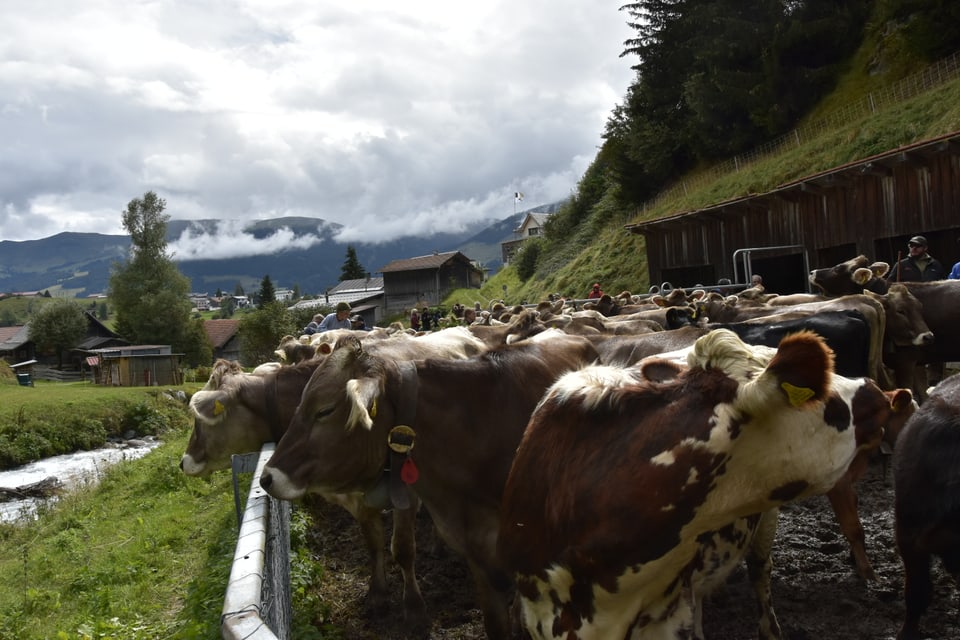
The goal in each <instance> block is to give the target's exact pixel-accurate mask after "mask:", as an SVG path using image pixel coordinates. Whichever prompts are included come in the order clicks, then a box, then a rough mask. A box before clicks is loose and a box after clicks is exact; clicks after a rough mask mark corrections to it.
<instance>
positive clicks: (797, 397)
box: [780, 382, 813, 407]
mask: <svg viewBox="0 0 960 640" xmlns="http://www.w3.org/2000/svg"><path fill="white" fill-rule="evenodd" d="M780 388H781V389H783V390H784V391H785V392H786V394H787V398H789V399H790V404H792V405H793V406H795V407H799V406H800V405H802V404H803V403H804V402H806V401H807V400H809V399H810V398H812V397H813V389H807V388H805V387H795V386H793V385H792V384H790V383H789V382H783V383H781V384H780Z"/></svg>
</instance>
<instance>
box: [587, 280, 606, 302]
mask: <svg viewBox="0 0 960 640" xmlns="http://www.w3.org/2000/svg"><path fill="white" fill-rule="evenodd" d="M587 297H588V298H602V297H603V291H602V290H601V289H600V283H599V282H595V283H593V288H592V289H590V293H588V294H587Z"/></svg>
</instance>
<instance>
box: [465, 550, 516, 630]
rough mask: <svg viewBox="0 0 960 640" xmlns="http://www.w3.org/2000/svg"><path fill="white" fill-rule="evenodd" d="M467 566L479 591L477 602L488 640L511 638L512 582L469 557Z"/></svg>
mask: <svg viewBox="0 0 960 640" xmlns="http://www.w3.org/2000/svg"><path fill="white" fill-rule="evenodd" d="M467 566H468V567H469V568H470V574H471V575H472V576H473V583H474V585H475V586H476V590H477V602H478V603H479V604H480V610H481V611H482V612H483V628H484V630H485V631H486V632H487V637H488V638H491V639H492V638H509V637H511V636H510V631H511V625H510V598H509V592H510V586H511V585H510V580H509V578H507V576H506V575H502V574H500V573H499V572H496V570H493V573H491V572H490V571H487V570H486V569H485V568H484V567H482V566H480V565H479V564H478V563H477V562H476V560H474V559H472V558H470V557H469V556H468V557H467ZM494 574H496V575H494Z"/></svg>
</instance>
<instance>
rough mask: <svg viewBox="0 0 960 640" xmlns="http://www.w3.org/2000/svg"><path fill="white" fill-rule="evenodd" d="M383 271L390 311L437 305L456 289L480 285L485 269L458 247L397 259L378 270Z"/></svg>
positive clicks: (385, 302) (385, 292) (385, 293)
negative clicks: (476, 264) (443, 251)
mask: <svg viewBox="0 0 960 640" xmlns="http://www.w3.org/2000/svg"><path fill="white" fill-rule="evenodd" d="M379 271H380V272H381V273H382V274H383V292H384V306H385V307H386V310H387V313H394V312H397V311H401V310H403V309H410V308H412V307H414V306H415V305H417V304H420V305H423V304H426V305H428V306H435V305H437V304H439V303H440V301H441V300H443V299H444V297H446V295H447V293H449V292H450V291H452V290H454V289H467V288H480V285H481V284H483V271H481V270H480V269H479V268H478V267H477V266H475V265H474V264H473V262H472V261H471V260H470V258H468V257H467V256H465V255H463V254H462V253H460V252H459V251H447V252H445V253H434V254H432V255H429V256H420V257H417V258H407V259H404V260H394V261H393V262H391V263H390V264H388V265H387V266H385V267H381V268H380V270H379Z"/></svg>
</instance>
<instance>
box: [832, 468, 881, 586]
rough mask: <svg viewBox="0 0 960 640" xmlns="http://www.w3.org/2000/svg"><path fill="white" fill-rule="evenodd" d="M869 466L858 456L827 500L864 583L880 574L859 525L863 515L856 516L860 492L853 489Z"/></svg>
mask: <svg viewBox="0 0 960 640" xmlns="http://www.w3.org/2000/svg"><path fill="white" fill-rule="evenodd" d="M868 462H869V457H868V456H867V455H865V454H863V453H861V454H858V455H857V457H855V458H854V459H853V462H852V463H850V467H849V468H848V469H847V472H846V473H845V474H844V475H843V477H841V478H840V480H839V481H837V484H835V485H834V486H833V488H832V489H830V491H828V492H827V498H829V500H830V505H831V506H832V507H833V512H834V514H836V516H837V522H838V523H839V524H840V531H842V532H843V536H844V537H845V538H846V539H847V542H848V543H849V544H850V553H851V554H852V555H853V560H854V562H855V563H856V565H857V573H858V574H859V575H860V577H861V578H863V580H865V581H875V580H876V579H877V574H876V573H875V572H874V570H873V565H871V564H870V559H869V558H868V557H867V544H866V536H865V535H864V532H863V524H862V523H861V522H860V515H859V514H858V513H857V491H856V489H855V488H854V486H853V483H854V482H856V480H858V479H859V478H860V477H861V476H862V475H863V473H864V471H866V468H867V464H868Z"/></svg>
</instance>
